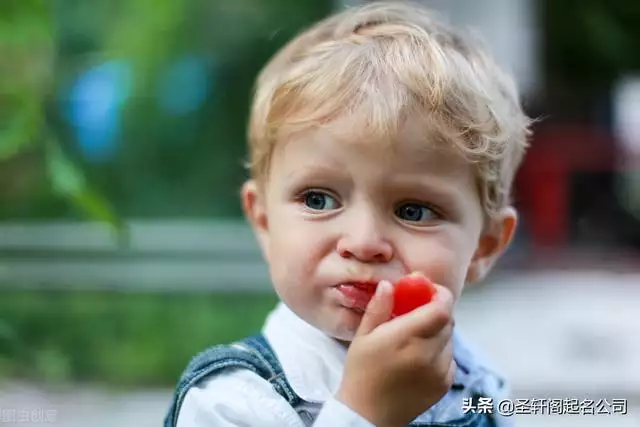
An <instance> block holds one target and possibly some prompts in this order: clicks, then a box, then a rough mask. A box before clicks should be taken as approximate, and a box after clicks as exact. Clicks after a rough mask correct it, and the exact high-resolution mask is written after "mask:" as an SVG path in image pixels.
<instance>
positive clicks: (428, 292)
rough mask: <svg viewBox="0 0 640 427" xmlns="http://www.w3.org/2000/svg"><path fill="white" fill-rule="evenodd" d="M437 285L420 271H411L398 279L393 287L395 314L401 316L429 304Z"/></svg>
mask: <svg viewBox="0 0 640 427" xmlns="http://www.w3.org/2000/svg"><path fill="white" fill-rule="evenodd" d="M435 293H436V287H435V286H434V285H433V283H431V281H430V280H429V279H427V278H426V277H425V276H423V275H422V274H420V273H411V274H409V275H407V276H404V277H402V278H401V279H400V280H398V281H397V282H396V283H395V284H394V287H393V316H394V317H395V316H401V315H403V314H406V313H409V312H410V311H412V310H415V309H416V308H418V307H420V306H423V305H425V304H428V303H429V302H431V299H432V298H433V296H434V295H435Z"/></svg>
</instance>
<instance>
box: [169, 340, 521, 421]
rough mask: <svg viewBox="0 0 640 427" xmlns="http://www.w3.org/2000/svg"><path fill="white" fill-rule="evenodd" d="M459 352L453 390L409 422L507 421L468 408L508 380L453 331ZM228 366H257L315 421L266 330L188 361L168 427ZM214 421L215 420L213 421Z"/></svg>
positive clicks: (498, 392) (499, 393) (497, 394)
mask: <svg viewBox="0 0 640 427" xmlns="http://www.w3.org/2000/svg"><path fill="white" fill-rule="evenodd" d="M454 355H455V356H454V357H455V359H456V362H457V363H458V372H457V373H456V379H455V381H454V384H453V386H452V387H451V390H450V391H449V392H448V393H447V394H446V395H445V396H444V397H443V398H442V399H441V400H440V401H439V402H438V403H437V404H436V405H434V406H433V407H431V408H430V409H429V410H428V411H426V412H425V413H424V414H422V415H420V416H419V417H417V418H416V419H415V420H414V421H413V422H412V423H411V424H410V425H409V426H408V427H504V426H509V425H511V423H510V422H509V421H510V420H509V419H507V418H501V417H498V416H496V415H493V414H488V413H479V412H478V411H475V412H472V411H469V412H467V413H465V411H463V402H464V399H465V398H472V399H473V401H474V402H477V399H479V398H480V397H488V398H492V399H494V402H495V403H497V401H498V399H501V398H506V396H505V395H504V390H505V387H504V383H503V382H502V381H501V380H500V378H499V377H497V376H496V375H495V374H493V373H492V372H490V371H489V370H487V369H486V368H484V367H482V366H481V365H479V364H476V363H475V362H474V358H473V355H472V353H470V352H469V351H468V350H467V349H466V347H464V345H463V344H462V343H461V342H460V341H459V339H458V338H456V335H455V334H454ZM227 368H244V369H249V370H251V371H253V372H255V373H256V374H257V375H259V376H260V377H262V378H264V379H265V380H266V381H268V382H270V383H271V384H272V385H273V388H274V390H275V391H276V392H277V393H278V394H280V395H281V396H282V397H283V398H285V399H286V400H287V402H289V404H290V405H291V406H292V407H293V408H294V409H295V410H296V412H297V413H298V414H299V415H300V417H301V418H302V420H303V421H304V422H305V424H306V425H307V426H312V425H313V421H314V419H315V416H316V415H317V413H318V412H319V410H320V409H321V408H320V406H319V405H317V404H314V403H310V402H305V401H304V400H302V399H301V398H300V397H299V396H298V395H297V394H296V393H295V391H294V390H293V388H292V387H291V385H290V384H289V382H288V381H287V379H286V377H285V376H284V372H283V370H282V367H281V366H280V363H279V362H278V360H277V357H276V355H275V353H274V351H273V349H272V348H271V346H270V345H269V343H268V342H267V340H266V339H265V337H264V336H263V335H262V334H258V335H255V336H252V337H249V338H247V339H245V340H243V341H240V342H237V343H235V344H234V345H219V346H214V347H210V348H208V349H206V350H204V351H203V352H201V353H200V354H198V355H197V356H196V357H194V358H193V359H192V360H191V362H190V363H189V364H188V365H187V367H186V369H185V371H184V372H183V374H182V376H181V378H180V380H179V381H178V384H177V386H176V388H175V393H174V395H173V399H172V402H171V406H170V408H169V411H168V413H167V415H166V417H165V422H164V427H175V426H176V423H177V420H178V411H179V409H180V407H181V405H182V402H183V400H184V397H185V395H186V394H187V391H188V390H189V388H190V387H192V386H194V385H195V384H197V383H198V382H199V381H201V380H203V379H205V378H207V377H210V376H211V375H215V374H216V373H219V372H220V371H222V370H224V369H227ZM212 427H213V426H212Z"/></svg>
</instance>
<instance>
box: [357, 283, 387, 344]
mask: <svg viewBox="0 0 640 427" xmlns="http://www.w3.org/2000/svg"><path fill="white" fill-rule="evenodd" d="M392 311H393V287H392V285H391V283H390V282H388V281H386V280H383V281H381V282H380V283H379V284H378V286H377V287H376V293H375V295H374V296H373V298H371V301H369V304H368V305H367V308H366V309H365V312H364V315H363V316H362V320H361V321H360V326H359V327H358V330H357V331H356V334H355V338H357V337H359V336H362V335H366V334H368V333H370V332H371V331H373V330H374V329H375V328H377V327H378V326H380V325H381V324H383V323H385V322H387V321H388V320H389V319H390V318H391V312H392ZM355 338H354V339H355Z"/></svg>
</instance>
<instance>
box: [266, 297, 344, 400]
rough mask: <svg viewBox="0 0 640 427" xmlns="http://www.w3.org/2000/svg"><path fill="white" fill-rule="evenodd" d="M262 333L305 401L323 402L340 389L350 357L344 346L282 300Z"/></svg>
mask: <svg viewBox="0 0 640 427" xmlns="http://www.w3.org/2000/svg"><path fill="white" fill-rule="evenodd" d="M263 333H264V335H265V337H266V338H267V340H268V341H269V343H270V344H271V346H272V348H273V350H274V351H275V352H276V354H277V356H278V361H279V362H280V364H281V365H282V370H283V371H284V374H285V376H286V377H287V380H288V381H289V384H290V385H291V387H292V388H293V390H294V391H295V392H296V394H297V395H298V396H300V397H301V398H302V399H303V400H306V401H307V402H318V403H322V402H325V401H327V400H328V399H329V398H331V396H333V395H334V394H335V393H336V392H337V391H338V387H339V386H340V381H341V379H342V372H343V369H344V362H345V359H346V356H347V349H346V348H345V347H344V346H343V345H341V344H339V343H338V342H337V341H335V340H334V339H332V338H331V337H329V336H327V335H326V334H324V333H323V332H322V331H320V330H319V329H317V328H315V327H313V326H311V325H310V324H308V323H307V322H305V321H304V320H302V319H301V318H300V317H298V316H297V315H296V314H295V313H294V312H293V311H291V309H289V308H288V307H287V306H286V305H285V304H284V303H282V302H280V303H279V304H278V306H277V307H276V308H275V309H274V310H273V311H272V312H271V313H270V314H269V316H268V317H267V321H266V323H265V326H264V329H263Z"/></svg>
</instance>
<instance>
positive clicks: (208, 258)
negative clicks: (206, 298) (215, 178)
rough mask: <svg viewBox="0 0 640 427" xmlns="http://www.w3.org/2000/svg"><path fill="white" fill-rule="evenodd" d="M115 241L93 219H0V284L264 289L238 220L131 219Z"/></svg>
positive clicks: (257, 259) (251, 241) (256, 254)
mask: <svg viewBox="0 0 640 427" xmlns="http://www.w3.org/2000/svg"><path fill="white" fill-rule="evenodd" d="M128 229H129V242H128V244H127V245H126V246H124V247H123V246H121V245H119V244H118V236H117V234H116V233H115V232H114V230H113V229H112V228H110V227H109V226H107V225H104V224H99V223H83V222H47V223H3V224H0V287H19V288H25V287H37V288H47V289H62V288H64V289H70V288H76V287H77V288H82V289H91V288H95V289H103V288H116V289H117V288H120V289H125V290H129V289H131V290H147V289H148V290H154V291H180V292H182V291H189V290H212V291H214V290H215V291H225V290H234V291H237V290H240V291H262V290H265V291H266V290H268V289H269V286H268V270H267V267H266V265H265V264H264V262H263V260H262V258H261V254H260V251H259V248H258V246H257V243H256V240H255V238H254V236H253V234H252V232H251V230H250V228H249V227H248V225H247V224H246V223H245V222H243V221H216V222H210V221H193V220H189V221H132V222H129V223H128Z"/></svg>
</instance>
